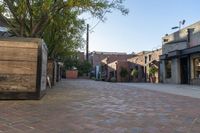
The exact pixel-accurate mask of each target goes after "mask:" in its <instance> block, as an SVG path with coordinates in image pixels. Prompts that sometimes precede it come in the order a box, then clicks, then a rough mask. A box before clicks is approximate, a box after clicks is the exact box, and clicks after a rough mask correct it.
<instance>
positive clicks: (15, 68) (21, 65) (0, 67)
mask: <svg viewBox="0 0 200 133" xmlns="http://www.w3.org/2000/svg"><path fill="white" fill-rule="evenodd" d="M36 70H37V62H29V61H28V62H27V61H1V60H0V74H19V75H23V74H26V75H36Z"/></svg>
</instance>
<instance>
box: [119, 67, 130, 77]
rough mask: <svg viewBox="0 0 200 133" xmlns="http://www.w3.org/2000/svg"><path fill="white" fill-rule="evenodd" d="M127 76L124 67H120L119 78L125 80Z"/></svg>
mask: <svg viewBox="0 0 200 133" xmlns="http://www.w3.org/2000/svg"><path fill="white" fill-rule="evenodd" d="M127 75H128V71H127V69H126V68H124V67H121V70H120V76H121V77H122V78H125V77H126V76H127Z"/></svg>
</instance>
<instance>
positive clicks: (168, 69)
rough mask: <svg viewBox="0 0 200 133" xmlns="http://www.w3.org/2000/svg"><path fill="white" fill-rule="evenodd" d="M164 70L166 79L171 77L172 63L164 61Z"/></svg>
mask: <svg viewBox="0 0 200 133" xmlns="http://www.w3.org/2000/svg"><path fill="white" fill-rule="evenodd" d="M165 68H166V78H171V76H172V61H171V60H166V61H165Z"/></svg>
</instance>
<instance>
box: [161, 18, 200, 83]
mask: <svg viewBox="0 0 200 133" xmlns="http://www.w3.org/2000/svg"><path fill="white" fill-rule="evenodd" d="M162 40H163V46H162V50H163V52H162V55H161V56H160V59H161V69H160V70H161V72H160V73H161V75H160V77H161V81H162V82H164V83H177V84H180V83H181V84H198V85H200V22H197V23H195V24H193V25H190V26H188V27H185V28H183V29H181V30H179V31H177V32H175V33H172V34H170V35H166V36H165V37H163V38H162Z"/></svg>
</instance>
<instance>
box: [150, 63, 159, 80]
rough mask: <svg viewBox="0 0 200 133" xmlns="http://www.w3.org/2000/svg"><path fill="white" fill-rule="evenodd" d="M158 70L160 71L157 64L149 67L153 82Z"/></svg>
mask: <svg viewBox="0 0 200 133" xmlns="http://www.w3.org/2000/svg"><path fill="white" fill-rule="evenodd" d="M157 72H158V68H156V67H155V66H151V67H150V68H149V76H150V81H151V83H155V82H156V76H155V74H156V73H157Z"/></svg>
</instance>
